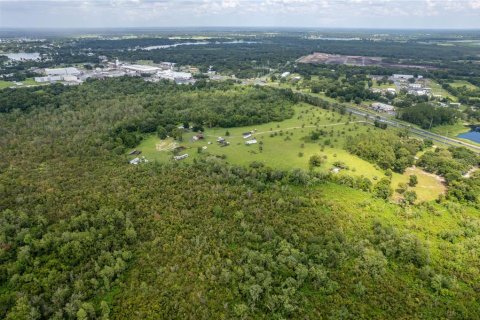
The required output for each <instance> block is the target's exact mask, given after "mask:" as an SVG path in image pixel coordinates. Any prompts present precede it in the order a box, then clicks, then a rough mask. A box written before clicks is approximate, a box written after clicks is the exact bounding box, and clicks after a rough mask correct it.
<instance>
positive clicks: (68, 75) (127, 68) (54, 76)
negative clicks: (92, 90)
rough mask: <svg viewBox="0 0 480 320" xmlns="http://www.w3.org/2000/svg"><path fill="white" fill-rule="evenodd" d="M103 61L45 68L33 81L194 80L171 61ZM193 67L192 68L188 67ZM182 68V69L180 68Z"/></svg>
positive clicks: (192, 81)
mask: <svg viewBox="0 0 480 320" xmlns="http://www.w3.org/2000/svg"><path fill="white" fill-rule="evenodd" d="M103 62H104V68H96V69H94V70H83V69H82V70H79V69H78V68H74V67H67V68H55V69H49V68H46V69H44V70H43V73H44V74H45V75H44V76H42V77H35V82H39V83H54V82H62V83H64V84H71V85H74V84H80V83H82V82H83V81H85V80H87V79H89V78H93V79H104V78H114V77H123V76H142V77H145V78H146V80H148V81H154V82H155V81H160V80H162V79H163V80H170V81H175V82H176V83H177V84H189V83H194V82H195V80H194V78H193V75H192V73H191V72H186V71H180V70H179V69H178V68H176V66H175V64H174V63H172V62H162V63H159V64H155V65H141V64H129V63H122V62H120V61H118V60H116V61H115V62H108V61H106V60H104V61H103ZM190 69H194V68H190ZM182 70H183V69H182Z"/></svg>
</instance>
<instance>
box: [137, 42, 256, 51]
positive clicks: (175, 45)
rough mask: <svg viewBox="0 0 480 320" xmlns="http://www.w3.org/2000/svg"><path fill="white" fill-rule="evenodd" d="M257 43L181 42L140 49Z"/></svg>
mask: <svg viewBox="0 0 480 320" xmlns="http://www.w3.org/2000/svg"><path fill="white" fill-rule="evenodd" d="M253 43H257V42H255V41H244V40H234V41H224V42H220V41H215V42H211V41H198V42H180V43H174V44H164V45H159V46H149V47H143V48H138V49H140V50H156V49H167V48H175V47H178V46H204V45H207V44H253Z"/></svg>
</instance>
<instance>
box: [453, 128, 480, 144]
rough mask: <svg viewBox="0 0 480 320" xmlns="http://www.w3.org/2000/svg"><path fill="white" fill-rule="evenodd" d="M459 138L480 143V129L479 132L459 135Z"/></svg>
mask: <svg viewBox="0 0 480 320" xmlns="http://www.w3.org/2000/svg"><path fill="white" fill-rule="evenodd" d="M457 137H458V138H462V139H467V140H470V141H473V142H476V143H480V129H479V130H478V131H470V132H467V133H462V134H459V135H458V136H457Z"/></svg>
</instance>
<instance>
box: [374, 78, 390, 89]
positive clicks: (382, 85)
mask: <svg viewBox="0 0 480 320" xmlns="http://www.w3.org/2000/svg"><path fill="white" fill-rule="evenodd" d="M372 88H377V89H388V88H392V89H396V87H395V85H394V84H389V83H382V84H378V82H377V81H376V80H374V81H373V86H372Z"/></svg>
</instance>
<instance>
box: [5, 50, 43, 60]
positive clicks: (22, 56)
mask: <svg viewBox="0 0 480 320" xmlns="http://www.w3.org/2000/svg"><path fill="white" fill-rule="evenodd" d="M0 55H2V56H7V57H8V58H9V59H10V60H13V61H22V60H38V59H40V53H38V52H31V53H27V52H17V53H0Z"/></svg>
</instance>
